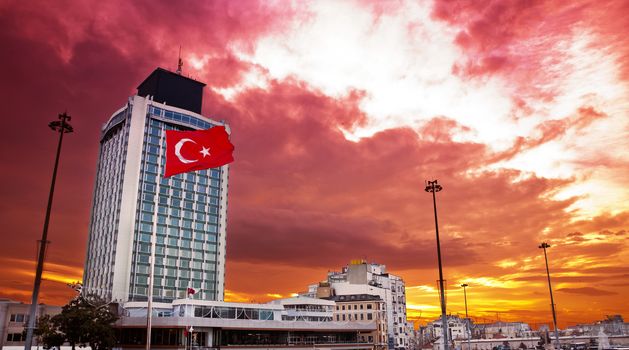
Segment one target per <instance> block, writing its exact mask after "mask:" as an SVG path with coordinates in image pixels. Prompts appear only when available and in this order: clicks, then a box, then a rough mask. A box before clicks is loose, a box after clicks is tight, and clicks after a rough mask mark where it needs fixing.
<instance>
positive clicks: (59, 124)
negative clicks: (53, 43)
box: [24, 113, 74, 350]
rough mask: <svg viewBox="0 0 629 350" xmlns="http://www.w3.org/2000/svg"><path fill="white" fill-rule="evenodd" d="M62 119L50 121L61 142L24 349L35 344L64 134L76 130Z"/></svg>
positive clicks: (63, 116) (68, 119)
mask: <svg viewBox="0 0 629 350" xmlns="http://www.w3.org/2000/svg"><path fill="white" fill-rule="evenodd" d="M59 119H60V120H61V121H57V120H55V121H52V122H50V123H48V127H49V128H51V129H52V130H54V131H56V132H58V133H59V143H58V144H57V155H56V157H55V167H54V168H53V171H52V182H51V184H50V192H49V194H48V206H47V207H46V218H45V219H44V230H43V232H42V236H41V241H39V242H40V243H39V254H38V256H37V267H36V269H35V283H34V284H33V296H32V299H31V306H30V310H29V316H28V326H27V328H26V340H25V342H24V349H25V350H30V348H31V346H32V345H33V331H34V329H35V318H36V317H37V299H38V298H39V287H40V285H41V277H42V274H43V272H44V258H45V256H46V245H47V244H48V224H49V223H50V212H51V210H52V199H53V197H54V194H55V182H56V181H57V169H58V167H59V155H60V154H61V144H62V143H63V134H68V133H71V132H72V131H74V129H73V128H72V126H71V125H70V124H69V123H68V122H69V121H70V120H71V119H72V117H70V116H69V115H67V114H66V113H63V114H59Z"/></svg>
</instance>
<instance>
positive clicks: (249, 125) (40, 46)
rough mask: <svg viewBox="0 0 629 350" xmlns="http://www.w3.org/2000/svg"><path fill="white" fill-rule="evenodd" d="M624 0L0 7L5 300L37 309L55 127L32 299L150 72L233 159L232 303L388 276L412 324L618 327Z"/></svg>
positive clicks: (627, 78) (47, 292)
mask: <svg viewBox="0 0 629 350" xmlns="http://www.w3.org/2000/svg"><path fill="white" fill-rule="evenodd" d="M627 14H629V2H627V1H623V0H604V1H587V0H577V1H553V0H540V1H498V0H496V1H472V0H460V1H446V0H433V1H421V0H420V1H403V0H400V1H368V0H352V1H311V2H301V1H295V2H289V1H271V2H268V1H257V0H246V1H245V0H242V1H231V0H225V1H211V2H202V1H199V2H185V3H182V4H178V3H174V2H169V1H133V2H127V1H117V0H116V1H107V2H105V3H102V2H94V1H91V0H83V1H78V2H74V1H52V2H45V1H16V0H9V1H4V2H2V3H0V29H1V30H0V41H1V42H2V47H3V54H2V55H0V60H1V63H2V64H0V67H3V71H4V72H3V74H2V76H3V77H2V79H0V92H1V94H2V96H3V97H4V99H3V108H4V109H5V111H4V119H3V121H4V122H5V127H4V128H5V136H4V137H3V138H1V140H0V147H1V148H2V150H3V151H2V153H1V154H0V157H1V159H0V160H1V161H2V164H3V165H4V166H3V171H2V172H1V173H0V177H1V183H2V185H1V186H2V187H1V193H2V199H3V200H2V204H0V222H2V226H3V229H2V242H3V243H2V244H1V245H0V266H1V267H0V297H2V298H10V299H14V300H19V301H24V302H28V301H29V300H30V295H31V290H32V285H33V278H34V277H33V276H34V273H35V267H34V266H35V253H36V247H37V246H36V242H37V240H38V239H39V237H40V235H41V230H42V223H43V218H44V212H45V206H46V199H47V195H48V189H49V186H50V174H51V172H52V166H53V157H54V152H55V147H56V137H57V136H56V135H55V134H54V133H52V132H50V131H49V130H48V128H47V126H46V125H47V123H48V122H49V121H51V120H53V119H55V118H56V115H57V114H58V113H62V112H63V111H66V110H67V112H68V114H70V115H71V116H72V124H73V125H74V128H75V132H74V133H73V134H70V135H69V136H68V137H67V138H66V139H64V150H63V154H62V157H61V165H60V168H59V175H58V176H59V178H58V182H57V188H56V193H55V202H54V207H53V212H52V221H51V226H50V232H49V235H50V236H49V239H50V240H51V242H52V243H51V245H50V248H49V250H48V254H47V256H46V259H47V260H46V265H45V273H44V279H45V281H44V284H43V286H42V292H41V294H40V301H41V302H44V303H49V304H59V305H60V304H64V303H66V302H67V301H68V300H69V299H70V298H71V297H72V296H73V295H74V293H75V292H74V291H73V290H72V289H70V288H68V287H67V286H66V284H67V283H70V282H73V281H77V280H80V279H81V278H82V269H83V264H84V262H85V261H84V259H85V249H86V245H87V233H88V225H89V215H90V206H91V201H92V191H93V188H94V175H95V171H96V160H97V153H98V147H99V135H100V127H101V126H102V124H103V123H104V122H105V121H106V120H107V119H108V118H109V117H110V116H111V114H112V113H113V112H114V111H115V110H117V109H118V108H120V107H121V106H122V105H123V104H124V103H125V102H126V100H127V97H128V96H130V95H132V94H134V93H135V88H136V86H137V85H138V84H139V83H140V82H141V81H142V80H143V79H144V78H145V77H146V76H147V75H148V74H149V73H150V72H151V71H152V70H153V69H155V68H156V67H157V66H161V67H164V68H168V69H171V70H173V71H174V70H175V69H176V64H177V58H178V53H179V47H180V46H181V52H182V59H183V62H184V66H183V71H184V75H187V76H190V77H192V78H194V79H197V80H199V81H202V82H204V83H206V84H207V86H206V88H205V90H204V93H205V95H204V102H203V114H204V115H206V116H208V117H210V118H213V119H215V120H225V121H226V122H227V123H228V124H229V125H230V127H231V130H232V141H233V143H234V145H235V147H236V150H235V153H234V157H235V162H234V163H233V164H232V165H231V166H230V170H229V171H230V174H229V206H228V226H227V227H228V228H227V272H226V285H225V289H226V293H225V299H226V300H229V301H235V302H266V301H268V300H272V299H275V298H282V297H290V296H291V295H295V293H298V292H301V291H305V290H306V289H307V287H308V285H309V284H313V283H316V282H318V281H322V280H324V279H325V278H326V276H327V272H328V271H337V270H340V268H341V267H342V266H344V265H346V264H347V263H348V262H349V261H350V260H351V259H358V258H360V259H365V260H367V261H369V262H377V263H381V264H385V265H386V266H387V268H388V270H389V272H391V273H394V274H396V275H399V276H401V277H402V278H403V279H404V280H405V282H406V287H407V297H408V304H407V307H408V313H409V317H410V318H412V319H414V320H418V321H419V323H422V324H423V323H425V322H426V321H428V320H432V319H434V318H436V317H437V316H438V315H439V313H440V309H439V297H438V291H437V282H436V280H437V279H438V274H437V258H436V249H435V244H436V243H435V231H434V229H435V228H434V218H433V207H432V198H431V197H430V195H429V194H427V193H425V192H424V181H425V180H428V179H438V180H439V183H440V184H442V185H443V187H444V190H443V191H442V192H439V194H438V195H437V203H438V210H439V224H440V234H441V235H442V236H441V244H442V254H443V263H444V273H445V279H446V280H447V286H448V287H447V288H448V290H447V303H448V312H451V313H453V314H457V313H458V314H461V315H463V314H464V313H465V310H464V304H463V303H464V301H463V290H462V288H461V287H460V285H461V284H462V283H466V284H468V285H469V288H468V289H467V298H468V303H469V305H468V306H469V310H470V315H471V316H472V317H474V318H476V319H477V320H479V321H481V320H497V319H500V320H508V321H516V320H522V321H526V322H530V323H531V324H532V325H533V326H534V327H535V326H536V325H540V324H548V323H549V322H550V320H551V317H552V316H551V313H550V307H549V304H550V301H549V298H548V286H547V281H546V270H545V267H544V256H543V252H542V250H541V249H539V248H538V245H539V244H540V243H541V242H542V241H544V242H548V243H549V244H550V245H551V248H549V249H548V258H549V265H550V272H551V275H552V279H553V289H554V292H555V298H556V299H555V302H556V304H557V307H558V309H557V313H558V315H557V318H558V322H559V325H560V326H561V327H564V326H567V325H572V324H575V323H579V322H591V321H594V320H598V319H601V318H603V317H604V315H608V314H624V316H625V318H627V317H629V302H628V300H629V299H628V297H627V296H628V295H629V282H628V281H629V244H628V242H629V176H628V175H627V174H629V36H628V35H627V28H629V17H628V16H627Z"/></svg>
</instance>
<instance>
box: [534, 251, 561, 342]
mask: <svg viewBox="0 0 629 350" xmlns="http://www.w3.org/2000/svg"><path fill="white" fill-rule="evenodd" d="M538 248H540V249H544V261H545V262H546V276H547V277H548V291H549V292H550V307H551V309H552V311H553V326H554V327H555V342H556V343H557V348H558V349H561V345H560V344H559V331H558V330H557V314H556V313H555V301H554V299H553V288H552V287H551V285H550V271H549V270H548V255H546V248H550V244H548V243H546V242H542V244H540V245H539V247H538Z"/></svg>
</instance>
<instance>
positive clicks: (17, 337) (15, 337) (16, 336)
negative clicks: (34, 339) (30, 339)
mask: <svg viewBox="0 0 629 350" xmlns="http://www.w3.org/2000/svg"><path fill="white" fill-rule="evenodd" d="M22 316H24V315H22ZM25 340H26V337H24V336H22V333H9V334H7V341H16V342H20V341H25Z"/></svg>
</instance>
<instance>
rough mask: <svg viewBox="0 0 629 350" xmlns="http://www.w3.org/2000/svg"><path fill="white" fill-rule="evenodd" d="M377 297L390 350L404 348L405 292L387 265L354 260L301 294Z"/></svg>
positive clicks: (405, 333)
mask: <svg viewBox="0 0 629 350" xmlns="http://www.w3.org/2000/svg"><path fill="white" fill-rule="evenodd" d="M359 294H367V295H376V296H379V297H380V299H382V300H383V301H384V304H385V305H386V322H387V332H388V339H387V343H388V348H389V349H406V348H407V347H408V345H409V339H410V337H411V334H410V333H409V329H408V328H407V326H406V322H407V319H406V289H405V285H404V280H402V278H400V277H398V276H396V275H393V274H390V273H387V272H386V266H385V265H381V264H375V263H367V262H365V261H364V260H353V261H351V262H350V264H349V265H347V266H345V267H343V268H342V269H341V271H340V272H336V271H335V272H328V278H327V281H325V282H323V283H319V284H313V285H310V286H309V288H308V292H306V293H304V295H308V296H312V297H326V296H334V295H359Z"/></svg>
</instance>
